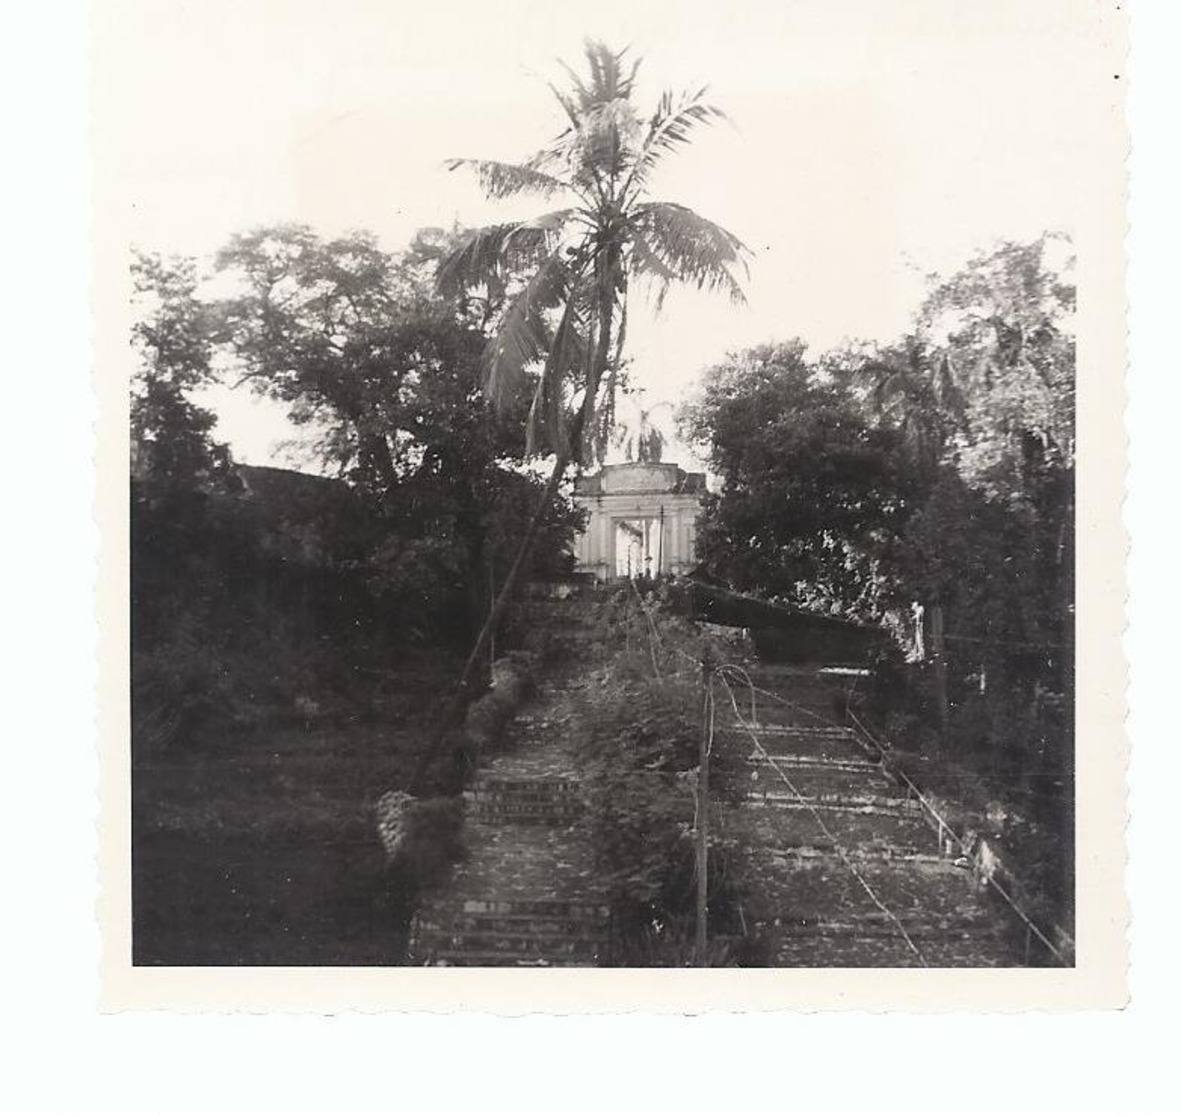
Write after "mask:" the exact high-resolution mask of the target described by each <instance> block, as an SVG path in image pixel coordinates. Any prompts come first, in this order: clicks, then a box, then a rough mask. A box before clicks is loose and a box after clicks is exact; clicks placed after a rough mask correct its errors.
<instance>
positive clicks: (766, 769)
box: [747, 761, 905, 800]
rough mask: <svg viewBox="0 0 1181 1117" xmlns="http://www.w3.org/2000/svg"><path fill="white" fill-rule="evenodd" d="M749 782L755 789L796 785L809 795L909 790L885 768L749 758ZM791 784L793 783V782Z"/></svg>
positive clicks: (889, 795) (884, 794)
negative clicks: (900, 786)
mask: <svg viewBox="0 0 1181 1117" xmlns="http://www.w3.org/2000/svg"><path fill="white" fill-rule="evenodd" d="M748 764H749V774H748V777H747V778H748V786H749V788H750V789H751V790H752V791H755V790H761V791H768V792H770V791H787V792H790V791H791V788H793V787H794V788H795V790H796V791H798V792H799V793H800V794H801V795H803V796H804V797H805V798H809V799H811V798H817V797H826V796H827V797H833V796H837V797H840V796H847V797H859V796H875V797H878V798H882V799H891V800H894V799H904V798H905V793H904V792H902V791H901V789H900V788H899V786H898V785H897V784H896V783H895V782H894V781H893V780H892V779H890V778H889V777H888V776H887V775H885V774H884V773H883V772H881V771H879V770H877V769H874V768H866V769H849V768H840V767H831V768H830V767H827V766H823V765H819V764H817V765H813V766H804V765H799V766H793V765H789V764H779V763H776V764H775V765H774V766H772V765H770V764H766V763H764V764H759V763H756V762H754V761H749V762H748ZM789 784H790V786H789Z"/></svg>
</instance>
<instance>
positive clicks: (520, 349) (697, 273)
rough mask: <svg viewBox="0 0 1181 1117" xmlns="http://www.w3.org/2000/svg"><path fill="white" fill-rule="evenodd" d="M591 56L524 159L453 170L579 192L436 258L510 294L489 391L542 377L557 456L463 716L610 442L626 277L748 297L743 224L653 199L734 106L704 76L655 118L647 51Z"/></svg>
mask: <svg viewBox="0 0 1181 1117" xmlns="http://www.w3.org/2000/svg"><path fill="white" fill-rule="evenodd" d="M585 54H586V62H587V67H588V76H587V77H586V78H585V79H584V78H582V77H580V76H578V75H577V74H576V73H574V71H572V70H570V69H569V68H568V67H567V68H566V72H567V74H568V77H569V86H568V88H566V89H564V90H563V89H558V88H556V87H554V86H552V85H551V87H550V88H551V91H552V92H553V94H554V97H555V98H556V99H557V102H558V104H559V106H560V107H561V109H562V112H563V113H564V115H565V118H566V124H565V128H564V130H563V131H562V132H561V133H560V134H559V135H558V136H557V137H556V139H554V140H553V141H552V142H551V143H550V144H548V145H547V146H546V147H543V148H542V149H541V150H540V151H538V152H536V153H535V154H534V155H532V156H531V157H529V158H528V159H526V160H525V161H524V162H521V163H501V162H495V161H490V160H480V159H455V160H451V161H450V162H449V163H448V166H449V168H450V169H452V170H455V169H457V168H461V167H464V168H470V169H472V170H474V171H475V172H476V174H477V175H478V176H479V180H480V183H481V185H482V187H483V189H484V192H485V194H486V195H487V196H488V197H490V198H509V197H513V196H515V195H519V194H534V195H539V196H541V197H544V198H552V197H555V196H561V197H563V198H565V199H566V200H567V201H568V203H569V204H568V205H566V206H564V207H563V208H559V209H554V210H551V211H549V212H547V213H544V214H542V215H540V216H538V217H536V218H533V219H532V220H529V221H524V222H512V223H508V224H499V225H492V226H489V227H487V228H483V229H478V230H476V231H474V232H472V233H470V234H469V235H467V236H466V237H464V239H463V240H462V241H461V243H460V244H459V246H458V247H457V248H456V250H455V251H454V252H452V253H451V255H450V256H449V257H448V258H447V259H446V260H445V261H443V263H442V264H441V266H440V268H439V272H438V285H439V288H440V290H441V291H442V292H443V293H444V294H448V295H450V296H453V297H456V298H459V299H465V298H467V297H468V296H469V295H471V294H472V293H473V292H483V293H485V294H486V295H489V296H492V295H496V296H500V295H502V294H504V293H506V292H509V293H508V294H507V295H506V296H505V297H504V302H503V308H502V310H501V312H500V317H499V322H498V324H497V326H496V328H495V330H494V332H493V334H492V337H491V339H490V341H489V343H488V346H487V350H486V352H485V358H484V360H485V366H484V371H485V378H486V390H487V393H488V395H489V396H490V398H491V399H492V401H493V402H494V403H495V404H496V405H497V406H505V405H507V404H508V403H509V402H511V401H512V400H513V399H515V398H520V395H521V393H523V392H524V391H526V390H529V389H530V388H531V390H532V405H531V407H530V410H529V417H528V422H527V427H526V452H527V453H535V452H538V451H539V450H542V449H548V450H549V451H550V452H551V453H553V454H554V458H555V460H554V465H553V469H552V471H551V473H550V476H549V479H548V481H547V484H546V487H545V489H544V492H543V495H542V497H541V500H540V502H539V504H538V507H537V509H536V510H535V512H534V515H533V517H532V519H531V521H530V523H529V525H528V527H527V529H526V533H525V535H524V537H523V538H522V540H521V545H520V549H519V550H518V552H517V555H516V558H515V560H514V562H513V564H512V566H511V567H510V569H509V572H508V574H507V576H506V579H505V582H504V584H503V585H502V586H501V589H500V593H499V595H498V596H497V598H496V601H495V602H494V603H493V606H492V608H491V610H490V612H489V615H488V618H487V620H486V622H485V624H484V626H483V628H482V630H481V632H480V634H479V636H478V638H477V640H476V644H475V647H474V648H473V649H472V652H471V656H470V657H469V659H468V662H467V665H466V666H465V668H464V672H463V675H462V677H461V680H460V684H459V694H458V695H457V701H456V704H455V706H454V707H453V710H452V715H454V714H455V713H456V712H457V711H458V709H459V708H460V707H461V705H462V701H463V695H464V692H465V690H466V688H467V686H468V684H469V682H470V679H471V675H472V672H473V670H474V668H475V666H476V664H477V663H480V662H482V658H483V656H484V654H485V652H486V650H487V647H488V642H489V640H490V638H491V635H492V633H493V631H494V630H495V628H496V625H497V623H498V622H499V620H500V617H501V616H502V614H503V612H504V609H505V607H506V605H507V604H508V601H509V599H510V597H511V595H512V593H513V591H514V589H515V586H516V582H517V580H518V579H519V578H520V575H521V571H522V568H523V566H524V563H525V560H526V558H527V556H528V553H529V549H530V546H531V544H532V542H533V537H534V535H535V534H536V529H537V526H538V524H539V522H540V519H541V517H542V515H543V514H544V511H545V509H546V507H547V506H548V504H549V502H551V501H552V500H553V497H554V494H555V493H556V491H557V489H558V485H559V484H560V483H561V480H562V478H563V476H564V475H565V472H566V470H567V467H568V466H569V465H570V464H571V462H576V463H578V464H580V465H581V464H582V463H583V462H585V461H586V460H587V458H588V457H590V456H591V455H592V454H593V455H594V456H597V457H601V456H602V452H603V449H604V447H605V444H606V439H607V436H608V434H609V433H610V429H611V425H612V421H613V409H614V398H615V389H616V386H617V384H618V379H619V369H620V360H621V357H622V351H623V345H624V342H625V338H626V332H627V296H628V286H629V282H630V281H631V280H633V279H638V280H641V281H646V282H647V284H648V285H649V288H650V291H651V294H652V296H653V301H654V304H655V308H656V309H657V310H659V309H660V307H661V305H662V303H663V301H664V297H665V295H666V293H667V291H668V289H669V287H670V286H671V285H672V284H673V283H674V282H682V283H688V284H690V285H693V286H696V287H697V288H698V289H703V290H711V291H713V290H717V291H723V292H725V293H726V294H727V295H729V296H730V298H731V299H732V300H734V301H735V302H742V301H743V294H742V289H741V287H740V285H739V282H738V278H737V277H736V273H737V272H740V271H743V272H744V271H745V266H746V263H745V261H746V258H747V255H748V252H747V249H746V248H745V246H744V245H743V244H742V243H741V242H740V241H739V240H738V238H737V237H735V236H733V235H732V234H731V233H729V232H727V231H726V230H725V229H723V228H721V227H720V226H718V225H715V224H714V223H713V222H711V221H707V220H706V219H705V218H703V217H700V216H699V215H698V214H696V213H694V212H693V211H692V210H691V209H687V208H686V207H685V206H681V205H677V204H675V203H673V202H660V201H651V200H649V199H648V198H647V187H648V183H649V179H650V177H651V175H652V172H653V171H654V170H655V169H656V168H657V166H659V165H660V163H661V162H662V161H663V160H664V158H665V157H666V156H668V155H669V154H670V153H671V152H674V151H676V150H677V149H678V148H680V147H681V145H683V144H685V143H687V142H688V140H689V138H690V136H691V134H692V132H693V130H694V129H695V128H696V127H697V126H698V125H701V124H707V123H710V122H712V121H714V120H717V119H720V118H722V116H723V114H722V113H721V112H720V110H718V109H717V108H715V107H713V106H712V105H710V104H708V103H706V101H705V100H704V97H705V92H706V90H705V89H704V88H703V89H699V90H697V91H695V92H689V93H685V94H682V95H679V96H677V95H674V94H672V93H670V92H665V93H664V94H663V95H662V96H661V97H660V100H659V102H658V103H657V106H656V109H655V111H654V112H653V113H652V115H651V116H650V117H648V118H647V120H645V119H644V118H642V117H641V115H640V113H639V111H638V110H637V108H636V106H635V105H634V103H633V100H632V96H633V92H634V85H635V76H636V71H637V69H638V67H639V61H638V60H635V61H629V60H628V59H627V51H626V50H624V51H618V52H615V51H612V50H610V49H608V48H607V47H606V46H604V45H603V44H601V43H594V42H588V43H587V44H586V47H585ZM514 285H516V287H517V288H518V289H516V290H515V291H513V290H512V288H513V287H514ZM534 377H535V379H534Z"/></svg>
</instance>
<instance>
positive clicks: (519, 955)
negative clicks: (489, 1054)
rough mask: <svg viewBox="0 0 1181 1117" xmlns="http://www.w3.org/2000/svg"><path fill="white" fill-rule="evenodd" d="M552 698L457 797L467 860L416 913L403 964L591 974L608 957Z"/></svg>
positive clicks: (598, 895) (605, 922) (607, 929)
mask: <svg viewBox="0 0 1181 1117" xmlns="http://www.w3.org/2000/svg"><path fill="white" fill-rule="evenodd" d="M558 697H559V696H558V695H557V694H555V693H554V692H550V693H549V694H548V695H547V694H546V693H544V692H543V694H542V696H541V697H540V698H539V700H537V701H536V702H535V703H534V704H533V706H532V707H531V708H530V713H529V714H528V715H527V716H524V717H521V718H518V719H517V720H516V721H515V722H514V723H513V724H512V725H511V726H510V728H509V731H508V737H509V740H508V741H507V743H506V747H505V749H504V751H503V752H502V753H501V754H500V755H498V756H496V757H493V758H491V759H490V760H489V761H487V762H486V764H485V765H484V766H483V767H482V768H481V770H480V772H479V773H478V775H477V777H476V779H475V781H474V782H473V784H472V786H471V787H470V788H469V789H468V791H466V792H465V794H464V799H465V820H464V843H465V845H466V847H467V849H468V856H467V858H466V859H465V860H464V861H462V862H461V863H460V864H459V865H457V866H456V867H455V870H454V872H453V874H452V876H451V878H450V879H449V880H448V882H447V884H446V885H445V886H444V887H443V888H442V889H440V890H439V891H438V892H437V893H436V894H434V895H432V896H431V897H429V898H428V899H427V900H426V902H425V903H424V904H423V905H422V906H421V907H420V909H419V911H418V912H417V913H416V915H415V917H414V920H413V921H412V924H411V931H410V945H409V951H408V961H409V962H410V963H411V964H413V965H427V966H597V965H602V964H604V963H606V962H607V961H608V960H609V958H610V953H611V910H610V907H609V906H608V904H607V903H606V900H605V896H604V891H603V890H602V889H601V888H599V887H598V886H597V884H596V882H595V880H594V874H593V864H594V858H593V851H592V849H591V848H590V845H589V843H588V842H587V841H586V839H585V837H584V835H583V833H582V831H581V828H580V821H581V815H582V811H583V804H582V800H581V798H580V797H579V794H578V781H577V778H576V772H577V767H576V764H575V762H574V758H573V757H572V756H571V755H570V753H569V751H568V745H567V743H566V737H567V736H568V735H567V734H564V733H563V725H564V722H563V720H562V718H561V716H560V714H559V715H558V716H556V717H555V716H547V709H549V713H550V714H553V713H554V711H553V710H552V709H550V706H551V704H552V703H553V702H554V701H555V700H556V699H557V698H558Z"/></svg>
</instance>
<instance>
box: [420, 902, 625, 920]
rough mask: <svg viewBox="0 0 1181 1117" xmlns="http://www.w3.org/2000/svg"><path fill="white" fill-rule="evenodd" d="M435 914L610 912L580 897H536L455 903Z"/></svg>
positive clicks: (570, 915)
mask: <svg viewBox="0 0 1181 1117" xmlns="http://www.w3.org/2000/svg"><path fill="white" fill-rule="evenodd" d="M435 910H436V911H450V912H453V913H455V914H456V915H461V914H462V915H498V916H513V915H517V916H533V915H538V916H562V917H563V918H567V919H573V918H592V917H598V918H600V919H606V918H608V917H609V916H610V915H611V908H610V906H609V905H608V904H605V903H604V902H603V901H602V900H599V899H597V898H595V897H593V896H592V897H581V898H577V899H569V900H551V899H541V898H536V897H531V896H530V897H514V898H511V899H498V900H463V901H460V902H459V903H455V904H448V905H439V906H438V907H437V908H436V909H435Z"/></svg>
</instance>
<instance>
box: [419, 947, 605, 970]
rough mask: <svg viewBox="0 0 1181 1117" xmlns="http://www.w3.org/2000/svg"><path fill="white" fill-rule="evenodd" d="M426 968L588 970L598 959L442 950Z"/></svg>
mask: <svg viewBox="0 0 1181 1117" xmlns="http://www.w3.org/2000/svg"><path fill="white" fill-rule="evenodd" d="M423 964H424V965H428V966H455V967H460V966H468V967H477V966H479V967H492V966H495V967H498V968H499V967H507V966H516V967H526V966H529V967H534V968H537V969H545V968H550V967H552V968H555V969H556V968H567V967H569V968H574V967H582V968H590V967H593V966H597V965H598V964H599V959H598V957H589V958H582V957H571V958H562V959H552V958H537V957H534V956H533V955H532V954H513V953H511V952H509V951H499V950H489V951H475V950H471V951H466V950H455V951H452V950H444V951H440V952H439V954H437V955H435V956H434V957H433V958H431V959H430V960H429V961H426V962H424V963H423Z"/></svg>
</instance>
